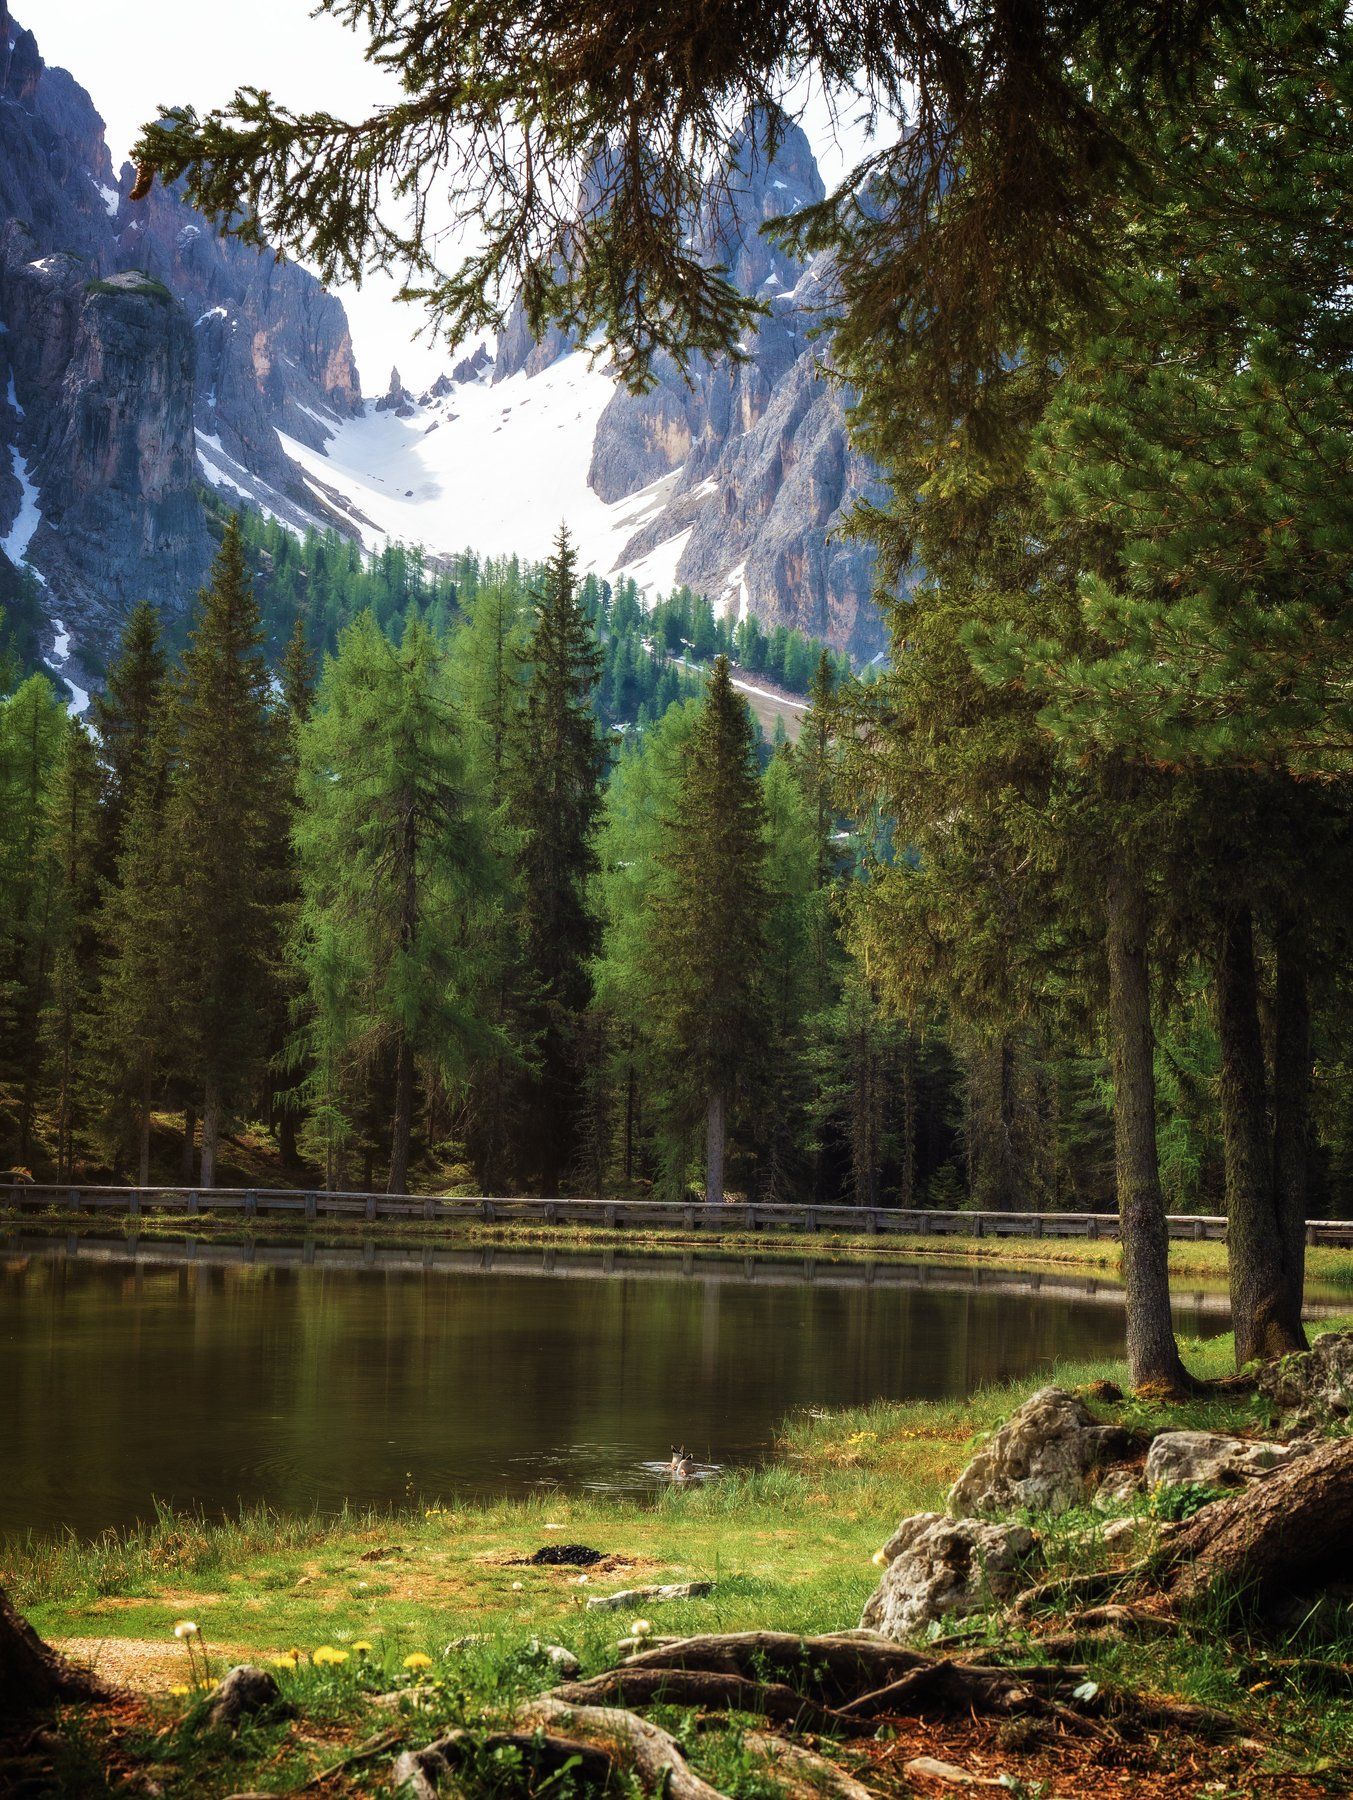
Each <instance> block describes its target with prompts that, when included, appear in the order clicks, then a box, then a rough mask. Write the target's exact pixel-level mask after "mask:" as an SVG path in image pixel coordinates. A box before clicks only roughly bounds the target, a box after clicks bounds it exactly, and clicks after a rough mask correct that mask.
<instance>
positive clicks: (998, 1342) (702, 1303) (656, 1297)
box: [0, 1231, 1226, 1534]
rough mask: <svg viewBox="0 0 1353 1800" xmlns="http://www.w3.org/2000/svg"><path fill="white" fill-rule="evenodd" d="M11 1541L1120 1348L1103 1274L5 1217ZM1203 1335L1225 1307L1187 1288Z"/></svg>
mask: <svg viewBox="0 0 1353 1800" xmlns="http://www.w3.org/2000/svg"><path fill="white" fill-rule="evenodd" d="M0 1267H2V1268H3V1274H0V1355H2V1357H3V1362H2V1363H0V1368H2V1369H3V1380H2V1381H0V1534H6V1533H14V1532H25V1531H28V1530H30V1529H31V1530H34V1531H37V1532H40V1533H46V1532H50V1531H54V1530H61V1529H69V1530H73V1531H75V1532H77V1533H80V1534H87V1533H93V1532H96V1531H99V1530H101V1529H102V1528H104V1527H106V1526H110V1525H126V1524H130V1523H131V1522H133V1521H134V1520H136V1519H138V1518H144V1517H145V1516H147V1514H148V1513H150V1512H151V1511H152V1510H153V1507H154V1503H155V1502H156V1501H157V1500H159V1501H163V1502H166V1503H168V1504H170V1505H173V1506H176V1507H201V1508H204V1509H207V1510H208V1511H220V1510H229V1509H232V1508H233V1507H234V1506H235V1505H236V1504H237V1503H238V1502H239V1501H241V1500H243V1501H267V1502H269V1503H270V1504H272V1505H274V1506H277V1507H281V1508H286V1509H298V1510H305V1511H309V1510H310V1509H312V1508H314V1507H317V1506H318V1507H320V1508H336V1507H338V1506H339V1505H341V1504H342V1502H343V1501H344V1500H345V1499H347V1500H351V1501H353V1502H355V1503H358V1504H366V1503H383V1504H391V1503H399V1502H401V1501H405V1500H407V1499H408V1498H410V1497H411V1496H416V1497H418V1498H419V1499H429V1500H430V1499H432V1498H433V1497H445V1496H450V1495H453V1494H455V1495H466V1496H468V1495H501V1494H504V1493H521V1492H525V1491H528V1490H531V1489H535V1488H539V1487H541V1486H542V1485H545V1484H559V1485H562V1486H565V1487H573V1488H577V1487H604V1488H617V1489H637V1488H642V1487H645V1486H648V1485H651V1484H652V1483H653V1482H654V1480H655V1479H656V1477H655V1475H654V1473H653V1471H652V1470H651V1469H649V1468H646V1467H645V1465H646V1464H652V1463H655V1462H660V1461H665V1460H666V1458H667V1457H668V1456H669V1454H670V1452H671V1449H672V1446H673V1445H676V1444H684V1445H685V1446H686V1448H687V1449H689V1450H690V1451H691V1452H693V1453H694V1454H695V1455H696V1456H698V1457H699V1458H701V1459H702V1460H703V1461H708V1462H710V1463H714V1464H722V1465H727V1464H734V1463H743V1464H746V1463H753V1462H755V1461H757V1460H758V1459H760V1458H762V1457H764V1456H765V1455H766V1454H767V1452H768V1451H769V1450H770V1448H771V1446H772V1443H773V1441H774V1437H775V1433H776V1428H777V1426H778V1425H779V1423H780V1421H781V1420H783V1419H784V1417H785V1416H786V1414H788V1413H791V1412H793V1411H795V1410H796V1409H800V1408H804V1407H838V1406H847V1405H852V1404H855V1403H857V1402H861V1401H867V1400H872V1399H875V1398H878V1397H888V1398H895V1399H901V1398H911V1397H918V1396H925V1397H941V1396H948V1395H961V1394H966V1393H968V1392H970V1391H972V1390H973V1389H974V1388H977V1387H979V1386H981V1385H982V1384H983V1383H985V1382H990V1381H997V1380H1000V1379H1002V1378H1004V1377H1008V1376H1015V1375H1021V1374H1025V1373H1027V1372H1029V1371H1031V1370H1037V1369H1039V1368H1042V1367H1046V1366H1048V1365H1050V1364H1051V1363H1053V1362H1054V1361H1056V1360H1057V1359H1059V1358H1062V1357H1068V1356H1098V1355H1110V1354H1114V1353H1116V1352H1118V1351H1119V1350H1120V1348H1121V1344H1122V1328H1123V1315H1122V1308H1121V1299H1120V1296H1119V1294H1118V1292H1117V1290H1116V1288H1115V1287H1114V1285H1113V1284H1112V1283H1110V1282H1106V1281H1101V1280H1094V1279H1086V1278H1083V1277H1075V1276H1062V1275H1052V1274H1042V1275H1028V1276H1023V1275H1017V1274H1013V1273H1011V1272H1009V1271H996V1270H976V1271H973V1270H967V1269H956V1268H949V1267H946V1266H944V1265H940V1264H936V1263H933V1262H930V1263H925V1264H918V1265H910V1264H897V1263H891V1264H883V1263H846V1262H836V1261H832V1262H819V1263H816V1264H815V1263H812V1262H805V1261H801V1260H796V1259H791V1258H785V1257H776V1256H775V1255H774V1254H773V1252H772V1253H770V1254H767V1255H765V1256H758V1257H756V1258H748V1259H743V1258H721V1257H719V1256H717V1255H713V1254H711V1255H704V1254H701V1255H698V1256H684V1257H683V1256H667V1257H663V1256H642V1255H631V1254H629V1253H614V1254H602V1253H596V1252H594V1253H590V1254H572V1253H565V1252H562V1251H541V1250H533V1251H514V1252H505V1251H501V1250H497V1251H495V1250H479V1249H471V1250H436V1251H426V1252H425V1251H421V1250H418V1249H391V1250H383V1249H379V1248H376V1247H375V1246H370V1245H368V1246H367V1247H366V1248H365V1249H363V1247H362V1246H360V1245H358V1246H351V1245H349V1246H345V1247H340V1246H326V1245H323V1244H319V1245H316V1244H313V1243H311V1244H305V1245H303V1244H300V1243H291V1244H286V1245H272V1246H269V1245H266V1244H254V1245H248V1244H240V1245H228V1244H222V1243H220V1242H205V1241H203V1242H197V1243H193V1242H182V1243H167V1242H157V1243H154V1244H149V1243H142V1244H141V1245H139V1246H138V1245H136V1244H134V1243H129V1242H128V1241H127V1240H124V1239H122V1238H120V1237H110V1238H108V1239H106V1240H104V1239H91V1238H81V1239H78V1240H77V1239H74V1238H71V1239H67V1240H63V1239H51V1238H42V1237H40V1236H38V1235H36V1234H34V1235H26V1234H24V1233H22V1232H17V1231H15V1232H11V1233H10V1234H8V1235H0ZM1178 1316H1179V1325H1180V1327H1181V1329H1183V1330H1184V1331H1186V1332H1190V1333H1207V1332H1213V1331H1221V1330H1224V1329H1225V1327H1226V1314H1225V1308H1224V1304H1223V1302H1222V1300H1221V1298H1220V1297H1219V1296H1217V1295H1216V1294H1209V1293H1207V1292H1201V1291H1200V1292H1197V1293H1192V1294H1185V1295H1183V1296H1181V1303H1180V1306H1179V1315H1178Z"/></svg>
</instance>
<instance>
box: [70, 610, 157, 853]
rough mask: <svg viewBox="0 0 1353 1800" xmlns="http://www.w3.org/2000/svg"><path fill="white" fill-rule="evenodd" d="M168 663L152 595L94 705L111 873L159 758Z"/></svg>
mask: <svg viewBox="0 0 1353 1800" xmlns="http://www.w3.org/2000/svg"><path fill="white" fill-rule="evenodd" d="M167 666H168V665H167V659H166V657H165V653H164V649H163V646H162V643H161V633H160V615H159V614H158V613H157V612H156V610H155V608H154V607H153V606H152V605H151V604H150V602H149V601H148V600H139V601H138V602H137V603H136V605H135V606H134V607H133V608H132V610H131V612H130V613H129V614H128V615H127V622H126V624H125V625H124V626H123V629H122V638H121V641H120V643H119V645H118V653H117V655H116V657H114V659H113V661H112V663H111V664H110V665H109V669H108V680H107V683H106V684H105V686H104V689H103V691H102V692H101V693H98V694H96V695H95V696H94V698H93V700H92V701H91V702H90V708H89V714H90V719H91V720H92V722H93V725H94V728H95V730H96V731H97V732H98V734H99V753H100V756H101V758H102V761H103V765H104V769H105V783H106V785H105V794H104V805H103V822H102V826H101V831H100V837H101V843H102V852H103V873H104V874H105V875H108V876H111V874H112V872H113V868H114V865H115V864H116V861H117V857H118V853H119V852H120V850H121V848H122V833H123V829H124V826H125V824H126V819H127V814H128V813H129V812H130V810H131V807H132V804H133V802H134V800H135V798H136V794H137V790H138V789H139V787H140V785H141V783H142V782H143V781H144V780H145V778H146V776H147V774H148V772H149V770H150V768H151V764H152V761H153V758H154V754H155V751H154V739H155V732H156V730H157V728H158V725H159V722H160V713H161V709H162V706H163V702H164V689H165V672H166V668H167Z"/></svg>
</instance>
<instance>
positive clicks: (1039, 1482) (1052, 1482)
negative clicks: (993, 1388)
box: [949, 1387, 1126, 1517]
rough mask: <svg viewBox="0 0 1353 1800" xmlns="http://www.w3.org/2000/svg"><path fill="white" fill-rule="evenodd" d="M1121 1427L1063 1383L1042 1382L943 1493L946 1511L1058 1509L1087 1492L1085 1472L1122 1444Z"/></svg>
mask: <svg viewBox="0 0 1353 1800" xmlns="http://www.w3.org/2000/svg"><path fill="white" fill-rule="evenodd" d="M1125 1447H1126V1446H1125V1439H1124V1434H1123V1433H1122V1432H1121V1431H1120V1430H1119V1429H1118V1428H1117V1427H1116V1426H1112V1425H1099V1424H1097V1423H1096V1422H1095V1419H1094V1417H1093V1415H1092V1414H1091V1412H1090V1410H1089V1408H1088V1407H1087V1406H1086V1405H1085V1403H1084V1402H1083V1401H1082V1400H1079V1399H1077V1398H1076V1396H1075V1395H1074V1394H1068V1393H1066V1392H1065V1391H1064V1390H1063V1389H1061V1388H1055V1387H1047V1388H1040V1389H1039V1391H1038V1392H1037V1393H1036V1394H1032V1395H1030V1397H1029V1399H1027V1400H1026V1401H1025V1402H1024V1404H1023V1406H1021V1407H1020V1408H1019V1409H1018V1411H1016V1412H1014V1413H1012V1414H1011V1416H1010V1417H1009V1418H1008V1419H1007V1420H1006V1421H1005V1423H1004V1424H1003V1425H1002V1426H1001V1427H1000V1428H999V1430H997V1431H995V1432H993V1433H992V1436H991V1438H990V1439H989V1440H988V1441H987V1443H985V1444H984V1445H983V1446H982V1448H981V1449H980V1450H979V1451H978V1453H977V1455H976V1456H975V1457H974V1458H973V1460H972V1461H971V1462H970V1463H969V1464H968V1466H967V1468H966V1469H965V1470H964V1471H963V1473H962V1474H961V1475H960V1476H959V1478H958V1480H957V1481H956V1482H955V1483H954V1485H953V1487H952V1489H951V1490H950V1493H949V1512H950V1514H951V1515H953V1516H955V1517H957V1516H960V1515H964V1514H974V1513H975V1514H978V1515H981V1516H990V1515H992V1514H1004V1513H1011V1512H1017V1511H1019V1510H1021V1509H1025V1508H1027V1509H1028V1510H1029V1511H1033V1512H1061V1511H1063V1510H1064V1509H1065V1508H1066V1507H1068V1506H1073V1505H1075V1504H1076V1502H1077V1501H1078V1500H1080V1499H1081V1498H1082V1497H1083V1496H1084V1493H1085V1485H1086V1476H1087V1475H1088V1474H1089V1473H1090V1471H1091V1470H1092V1469H1093V1468H1095V1467H1096V1466H1097V1465H1099V1464H1101V1463H1103V1462H1106V1461H1109V1460H1111V1459H1112V1458H1113V1457H1114V1456H1115V1455H1117V1454H1119V1453H1120V1452H1121V1451H1122V1450H1123V1449H1124V1448H1125Z"/></svg>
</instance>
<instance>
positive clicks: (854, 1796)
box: [742, 1731, 874, 1800]
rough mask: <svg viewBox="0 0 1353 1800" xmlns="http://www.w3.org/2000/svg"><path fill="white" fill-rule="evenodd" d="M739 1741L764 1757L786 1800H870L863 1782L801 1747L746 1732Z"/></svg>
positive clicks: (870, 1797)
mask: <svg viewBox="0 0 1353 1800" xmlns="http://www.w3.org/2000/svg"><path fill="white" fill-rule="evenodd" d="M742 1741H743V1743H744V1744H747V1745H750V1746H751V1748H752V1749H753V1750H755V1751H757V1752H758V1753H759V1754H760V1755H761V1756H764V1757H765V1759H766V1761H767V1762H768V1763H769V1764H770V1765H771V1773H772V1774H773V1775H774V1777H775V1780H776V1783H777V1785H778V1786H780V1787H782V1788H783V1789H784V1791H785V1792H786V1794H788V1795H789V1797H790V1800H874V1796H873V1795H872V1794H871V1793H870V1791H869V1789H868V1788H867V1787H865V1785H864V1783H863V1782H861V1781H856V1779H855V1777H854V1776H853V1775H848V1774H847V1773H846V1771H845V1770H844V1769H841V1768H838V1767H837V1765H836V1764H835V1763H834V1762H828V1761H827V1759H826V1757H825V1756H818V1755H817V1753H816V1752H815V1751H813V1750H805V1749H804V1747H803V1745H802V1744H791V1743H789V1742H788V1741H787V1740H786V1739H785V1738H777V1737H770V1736H768V1735H767V1734H766V1733H765V1732H762V1731H749V1732H748V1733H747V1735H746V1736H745V1737H744V1738H743V1740H742Z"/></svg>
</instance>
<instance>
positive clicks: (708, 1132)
mask: <svg viewBox="0 0 1353 1800" xmlns="http://www.w3.org/2000/svg"><path fill="white" fill-rule="evenodd" d="M725 1130H726V1125H725V1121H724V1098H723V1094H722V1093H719V1092H716V1093H713V1094H711V1095H710V1097H709V1106H708V1108H707V1110H706V1113H705V1198H706V1200H708V1201H709V1203H710V1205H711V1206H722V1205H723V1156H724V1134H725Z"/></svg>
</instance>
